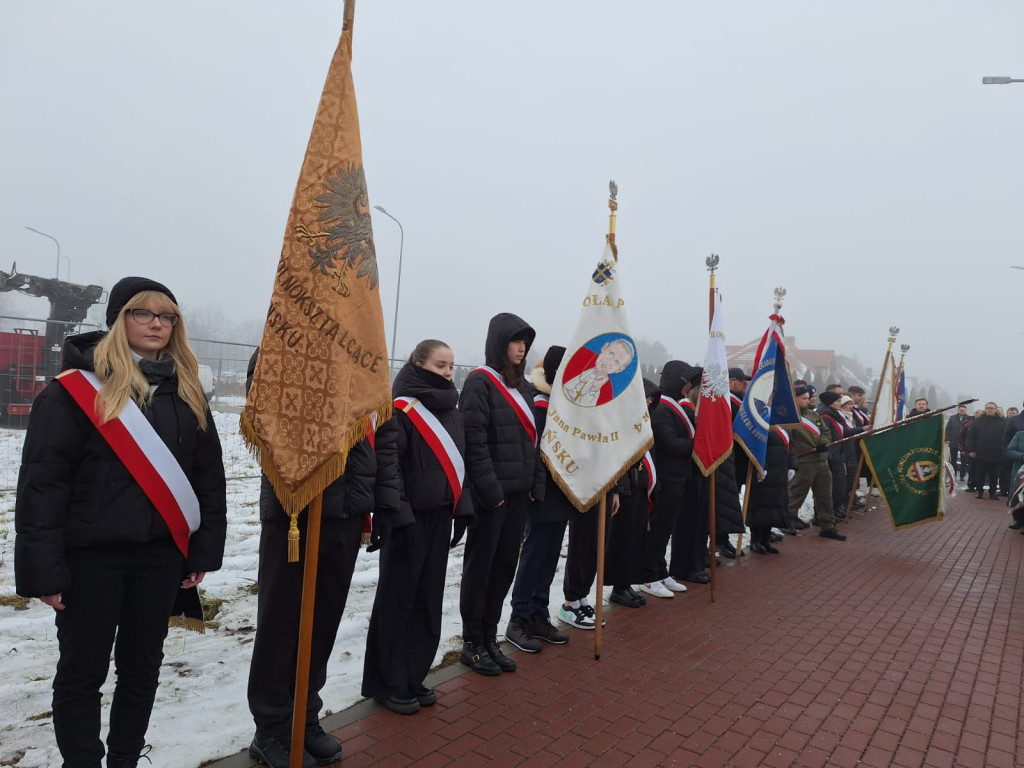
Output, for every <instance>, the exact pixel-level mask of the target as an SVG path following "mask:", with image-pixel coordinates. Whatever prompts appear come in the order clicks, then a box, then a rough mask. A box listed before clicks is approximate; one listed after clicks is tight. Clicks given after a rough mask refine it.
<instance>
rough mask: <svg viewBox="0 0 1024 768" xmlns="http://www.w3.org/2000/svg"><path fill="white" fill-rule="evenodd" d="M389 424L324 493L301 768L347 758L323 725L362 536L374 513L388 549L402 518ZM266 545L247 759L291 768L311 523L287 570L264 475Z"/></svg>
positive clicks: (281, 525)
mask: <svg viewBox="0 0 1024 768" xmlns="http://www.w3.org/2000/svg"><path fill="white" fill-rule="evenodd" d="M258 357H259V349H257V350H256V351H255V352H254V353H253V355H252V357H251V358H250V360H249V369H248V372H247V379H246V391H247V392H248V390H249V389H250V388H251V386H252V379H253V374H254V373H255V370H256V362H257V360H258ZM395 423H396V422H395V419H394V418H392V419H389V420H388V421H386V422H384V423H383V424H381V425H379V426H378V427H377V430H376V432H374V433H372V434H371V435H367V437H366V439H364V440H360V441H359V442H358V443H356V444H355V445H353V446H352V448H351V449H350V450H349V452H348V457H347V459H346V460H345V471H344V472H343V473H342V474H341V475H340V476H339V477H338V478H337V479H336V480H335V481H334V482H333V483H331V484H330V485H329V486H327V487H326V488H325V489H324V492H323V511H322V516H321V519H320V545H319V547H318V552H319V555H318V560H317V575H316V585H317V586H316V600H315V604H314V606H313V637H312V641H311V645H310V658H309V688H308V692H307V695H306V713H305V715H306V729H305V733H304V734H303V747H304V750H305V752H304V754H303V757H302V766H303V768H310V767H311V766H314V765H328V764H330V763H332V762H334V761H335V760H340V759H341V754H342V747H341V744H340V743H339V742H338V740H337V739H335V738H334V737H333V736H331V735H330V734H329V733H327V732H325V731H324V729H323V728H322V727H321V725H320V710H321V709H322V708H323V699H321V697H320V691H321V690H322V689H323V687H324V685H325V684H326V683H327V665H328V663H329V662H330V659H331V653H332V651H333V649H334V641H335V638H336V637H337V634H338V627H339V626H340V624H341V617H342V615H343V614H344V613H345V603H346V600H347V599H348V590H349V587H350V586H351V584H352V573H353V572H354V570H355V565H356V557H357V556H358V554H359V548H360V542H361V541H362V537H363V527H364V525H365V522H366V520H367V518H368V517H369V516H370V515H371V514H372V517H373V529H372V533H371V545H370V547H368V548H367V550H368V551H373V550H375V549H378V548H379V547H380V546H382V545H383V544H384V543H385V542H386V541H387V536H388V532H389V531H390V529H391V527H392V525H393V521H394V518H395V517H396V516H397V514H398V509H399V490H398V469H397V461H398V459H397V449H396V442H397V431H398V430H397V429H396V428H395ZM259 512H260V544H259V570H258V572H257V582H258V584H259V594H258V603H257V607H256V635H255V637H254V638H253V643H252V659H251V661H250V664H249V685H248V689H247V696H248V701H249V711H250V712H251V713H252V719H253V722H254V724H255V726H256V734H255V735H254V737H253V740H252V743H251V744H250V745H249V757H251V758H252V759H253V760H255V761H257V762H259V763H262V764H264V765H269V766H270V767H271V768H287V767H288V766H289V765H290V758H289V754H290V751H291V730H292V714H293V709H294V703H295V660H296V658H297V654H298V642H299V622H300V619H301V613H302V580H303V570H304V566H305V555H306V541H307V537H306V525H307V520H308V517H309V516H308V515H307V514H306V509H303V510H302V511H301V512H300V513H299V516H298V527H299V534H300V535H299V559H298V561H297V562H288V559H287V551H288V528H289V523H290V518H289V516H288V514H287V513H286V512H285V510H284V507H283V506H282V505H281V502H280V500H279V499H278V498H277V494H276V493H275V492H274V487H273V486H272V485H271V484H270V481H269V480H268V479H267V477H266V475H264V476H263V477H262V478H261V481H260V510H259Z"/></svg>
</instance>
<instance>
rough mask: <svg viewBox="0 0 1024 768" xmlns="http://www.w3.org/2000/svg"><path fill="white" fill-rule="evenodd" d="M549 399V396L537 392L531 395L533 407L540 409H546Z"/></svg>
mask: <svg viewBox="0 0 1024 768" xmlns="http://www.w3.org/2000/svg"><path fill="white" fill-rule="evenodd" d="M550 400H551V398H550V397H549V396H548V395H545V394H543V393H541V392H538V393H537V394H536V395H534V396H533V407H534V408H540V409H541V410H542V411H546V410H547V409H548V404H549V401H550Z"/></svg>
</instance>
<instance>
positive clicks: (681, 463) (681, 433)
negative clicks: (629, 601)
mask: <svg viewBox="0 0 1024 768" xmlns="http://www.w3.org/2000/svg"><path fill="white" fill-rule="evenodd" d="M699 370H700V369H698V368H694V367H692V366H691V365H689V364H687V363H685V362H683V361H682V360H669V361H668V362H667V363H665V367H664V368H662V371H661V382H660V388H661V400H660V405H659V406H658V407H657V409H655V411H654V414H653V416H652V417H651V429H652V431H653V432H654V461H655V469H656V471H657V474H658V493H657V494H656V495H655V497H654V506H653V508H652V509H651V520H650V530H649V531H648V534H647V539H646V541H645V543H644V557H643V567H642V574H643V580H642V581H641V583H640V586H639V587H638V589H639V591H641V592H646V593H647V594H649V595H653V596H654V597H663V598H669V597H674V596H675V593H676V592H685V591H686V586H685V585H684V584H680V583H679V582H678V581H677V580H676V579H675V578H673V577H672V576H670V575H669V570H668V563H667V561H666V560H665V553H666V549H667V548H668V541H669V538H670V537H671V536H672V535H673V533H672V532H673V531H674V530H677V525H676V522H677V519H678V518H679V516H680V515H684V516H685V517H686V519H687V521H688V523H690V524H691V525H689V526H687V532H688V533H692V534H693V538H694V542H691V543H693V547H692V548H693V549H694V550H695V551H696V550H697V544H696V543H695V541H696V539H699V538H700V529H701V522H700V519H698V518H699V515H696V514H695V510H691V509H689V508H687V507H686V506H685V504H684V500H683V498H684V490H685V488H686V485H687V484H688V482H690V480H691V476H692V467H693V461H692V456H693V438H694V435H695V428H694V424H695V422H694V419H693V408H692V404H691V403H690V402H689V401H688V400H686V399H685V398H686V393H687V392H689V391H690V388H691V387H692V386H693V385H694V379H696V380H697V381H699V380H700V379H699V376H700V374H699V372H698V371H699ZM704 520H705V521H706V520H707V518H706V517H704ZM703 530H704V538H703V540H702V541H701V542H700V548H701V549H703V547H704V542H706V541H707V526H704V528H703ZM703 560H704V556H703V555H701V557H700V562H701V565H700V566H699V569H700V572H701V573H703V572H704V569H703ZM697 569H698V566H697V564H696V563H695V564H694V566H693V570H694V572H696V571H697ZM688 574H689V572H688Z"/></svg>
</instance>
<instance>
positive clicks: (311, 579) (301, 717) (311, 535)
mask: <svg viewBox="0 0 1024 768" xmlns="http://www.w3.org/2000/svg"><path fill="white" fill-rule="evenodd" d="M323 505H324V495H323V494H322V493H320V494H317V496H316V498H314V499H313V502H312V503H311V504H310V505H309V511H308V513H307V514H308V518H307V520H306V559H305V562H304V564H303V569H302V613H301V614H300V618H299V647H298V654H297V657H296V659H295V699H294V701H293V703H292V742H291V751H290V752H289V754H288V768H302V757H303V755H304V754H305V751H306V750H305V749H304V747H303V743H304V742H305V741H306V701H307V699H308V698H309V660H310V655H311V648H312V645H313V612H314V606H315V602H316V572H317V566H318V565H319V561H320V517H321V515H322V512H323ZM282 663H286V662H285V661H284V660H282Z"/></svg>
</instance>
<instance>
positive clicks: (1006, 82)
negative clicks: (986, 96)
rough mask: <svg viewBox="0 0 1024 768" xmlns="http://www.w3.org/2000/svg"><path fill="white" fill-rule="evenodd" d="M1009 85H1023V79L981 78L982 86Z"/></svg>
mask: <svg viewBox="0 0 1024 768" xmlns="http://www.w3.org/2000/svg"><path fill="white" fill-rule="evenodd" d="M1010 83H1024V77H1020V78H1018V77H1003V76H1000V77H983V78H981V84H982V85H1009V84H1010Z"/></svg>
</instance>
